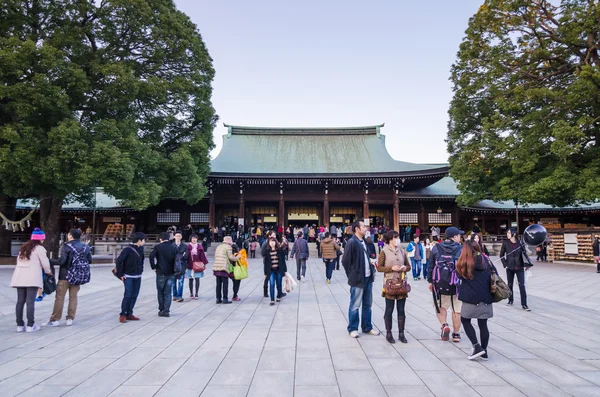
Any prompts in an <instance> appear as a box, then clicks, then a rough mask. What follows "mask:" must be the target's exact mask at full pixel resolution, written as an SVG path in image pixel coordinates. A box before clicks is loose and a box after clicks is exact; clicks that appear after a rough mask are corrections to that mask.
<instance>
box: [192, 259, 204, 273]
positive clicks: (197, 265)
mask: <svg viewBox="0 0 600 397" xmlns="http://www.w3.org/2000/svg"><path fill="white" fill-rule="evenodd" d="M192 270H193V271H194V273H202V272H203V271H204V270H206V265H204V263H202V262H200V261H198V262H192Z"/></svg>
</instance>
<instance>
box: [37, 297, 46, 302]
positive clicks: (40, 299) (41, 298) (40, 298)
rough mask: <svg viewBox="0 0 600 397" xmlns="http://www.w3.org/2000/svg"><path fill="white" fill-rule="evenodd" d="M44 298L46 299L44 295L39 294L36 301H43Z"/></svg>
mask: <svg viewBox="0 0 600 397" xmlns="http://www.w3.org/2000/svg"><path fill="white" fill-rule="evenodd" d="M43 300H44V297H43V296H38V297H37V298H35V301H36V302H41V301H43Z"/></svg>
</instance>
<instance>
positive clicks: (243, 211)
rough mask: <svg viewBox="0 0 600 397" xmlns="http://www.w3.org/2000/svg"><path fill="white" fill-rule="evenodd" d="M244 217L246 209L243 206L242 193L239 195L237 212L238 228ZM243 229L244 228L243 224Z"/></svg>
mask: <svg viewBox="0 0 600 397" xmlns="http://www.w3.org/2000/svg"><path fill="white" fill-rule="evenodd" d="M245 217H246V208H245V205H244V193H240V208H239V211H238V226H239V224H240V222H239V220H240V219H244V218H245ZM244 227H246V225H245V222H244Z"/></svg>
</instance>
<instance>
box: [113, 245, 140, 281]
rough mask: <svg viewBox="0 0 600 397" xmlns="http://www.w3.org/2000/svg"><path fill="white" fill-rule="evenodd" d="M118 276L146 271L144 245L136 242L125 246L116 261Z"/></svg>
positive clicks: (136, 274)
mask: <svg viewBox="0 0 600 397" xmlns="http://www.w3.org/2000/svg"><path fill="white" fill-rule="evenodd" d="M115 264H116V267H117V277H119V278H121V277H123V276H124V275H126V274H127V275H128V276H139V275H141V274H142V272H143V271H144V247H138V246H137V245H135V244H129V246H127V247H125V248H123V251H121V253H120V254H119V257H118V258H117V260H116V262H115Z"/></svg>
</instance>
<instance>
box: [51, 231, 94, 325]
mask: <svg viewBox="0 0 600 397" xmlns="http://www.w3.org/2000/svg"><path fill="white" fill-rule="evenodd" d="M80 237H81V230H79V229H71V231H70V232H69V234H68V235H67V243H65V244H63V246H62V249H61V252H60V256H59V258H58V259H50V265H51V266H52V267H54V266H58V267H59V271H58V283H57V285H56V295H55V297H54V308H53V309H52V314H51V315H50V319H49V320H48V321H47V322H45V323H43V324H42V326H49V327H58V324H59V321H60V318H61V317H62V312H63V307H64V304H65V295H66V294H67V291H69V305H68V308H67V325H68V326H71V325H73V320H75V314H76V312H77V294H78V293H79V289H80V287H81V284H83V282H81V280H80V281H78V282H77V283H76V282H74V283H73V284H71V283H70V282H69V281H68V280H67V276H69V278H71V281H74V280H73V279H72V275H74V274H75V271H76V269H81V270H83V269H87V274H86V277H87V278H88V281H89V268H90V264H91V263H92V253H91V250H90V247H89V246H87V245H86V244H83V243H82V242H81V241H80V240H79V238H80ZM71 268H72V269H73V270H71V272H69V270H70V269H71ZM53 273H54V271H53ZM76 276H82V273H81V272H79V271H77V274H76Z"/></svg>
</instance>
